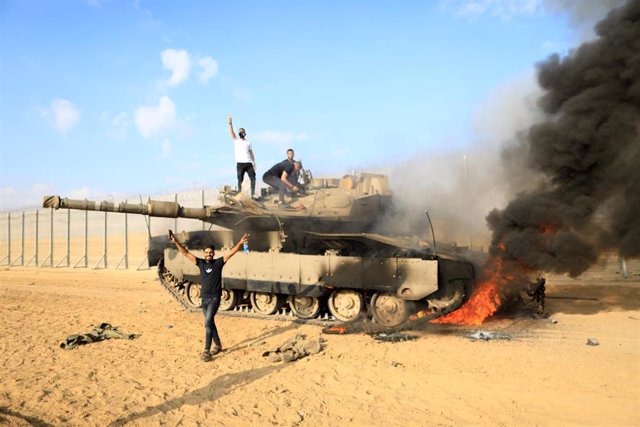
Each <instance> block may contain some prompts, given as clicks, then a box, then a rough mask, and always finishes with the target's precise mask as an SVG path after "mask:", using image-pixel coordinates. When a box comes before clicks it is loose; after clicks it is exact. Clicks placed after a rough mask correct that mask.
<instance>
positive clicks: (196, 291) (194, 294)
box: [185, 282, 202, 308]
mask: <svg viewBox="0 0 640 427" xmlns="http://www.w3.org/2000/svg"><path fill="white" fill-rule="evenodd" d="M201 290H202V287H201V286H200V283H194V282H187V284H186V287H185V294H186V296H187V303H189V305H190V306H191V307H195V308H200V307H202V301H201V300H200V291H201Z"/></svg>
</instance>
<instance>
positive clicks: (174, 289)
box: [158, 259, 463, 334]
mask: <svg viewBox="0 0 640 427" xmlns="http://www.w3.org/2000/svg"><path fill="white" fill-rule="evenodd" d="M158 278H159V280H160V284H162V287H163V288H164V289H165V290H166V291H167V292H169V294H170V295H171V296H172V297H173V298H174V299H175V300H176V301H178V303H179V304H180V305H181V306H182V307H183V308H184V309H185V310H187V311H189V312H200V308H199V307H194V306H193V305H191V304H190V303H189V302H188V300H187V296H186V285H187V284H188V283H189V282H188V281H187V280H180V279H178V278H177V277H175V276H174V275H173V274H172V273H171V272H170V271H169V270H167V269H166V268H165V266H164V259H161V260H160V262H159V263H158ZM462 304H463V301H462V300H461V301H459V302H457V303H454V304H452V305H450V306H448V307H446V308H444V309H440V310H421V311H418V312H416V313H412V314H411V315H410V316H409V320H407V321H406V322H404V323H403V324H401V325H398V326H395V327H387V326H382V325H379V324H376V323H375V320H374V319H372V318H369V317H368V316H362V318H360V319H358V320H357V321H355V322H341V321H340V320H338V319H336V318H334V317H333V316H331V315H330V314H328V313H324V314H323V315H322V316H320V317H317V318H315V319H301V318H299V317H297V316H296V315H295V314H294V313H293V311H292V310H291V309H289V308H281V309H280V310H279V311H278V312H277V313H274V314H271V315H266V314H262V313H257V312H255V311H254V310H253V309H252V308H251V307H249V306H246V305H238V306H236V307H235V308H234V309H233V310H229V311H222V310H220V311H218V315H221V316H228V317H245V318H251V319H265V320H283V321H290V322H295V323H300V324H309V325H319V326H323V327H324V328H323V333H327V334H351V333H369V334H371V333H378V332H383V331H384V332H399V331H403V330H406V329H410V328H411V327H412V325H414V324H416V323H418V322H419V323H425V322H428V321H430V320H433V319H436V318H438V317H441V316H444V315H446V314H449V313H451V312H453V311H455V310H457V309H458V308H460V307H461V306H462Z"/></svg>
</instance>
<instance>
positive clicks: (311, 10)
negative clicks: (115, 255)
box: [0, 0, 619, 210]
mask: <svg viewBox="0 0 640 427" xmlns="http://www.w3.org/2000/svg"><path fill="white" fill-rule="evenodd" d="M611 3H616V1H605V0H583V1H579V0H576V1H570V0H558V1H544V0H519V1H515V0H441V1H439V0H433V1H417V0H411V1H409V0H397V1H391V0H379V1H363V0H360V1H354V0H342V1H338V0H325V1H319V0H318V1H314V0H307V1H293V0H287V1H284V0H273V1H259V0H256V1H249V0H239V1H233V2H229V1H224V2H221V1H213V0H212V1H204V0H201V1H196V0H191V1H181V2H173V1H145V0H47V1H45V0H22V1H18V0H3V1H0V209H2V210H10V209H21V208H30V207H37V206H39V205H40V203H41V200H42V196H43V195H45V194H59V195H61V196H65V197H74V198H85V197H86V198H99V197H106V196H109V195H111V196H113V195H127V194H142V195H149V194H151V195H152V194H166V193H171V192H176V191H182V190H186V189H195V188H202V187H219V186H222V185H225V184H229V185H234V184H235V160H234V157H233V144H232V142H231V139H230V136H229V133H228V126H227V115H228V114H230V113H232V114H233V119H234V124H235V125H236V127H244V128H245V129H246V130H247V138H248V139H249V140H250V141H251V142H252V144H253V149H254V153H255V156H256V163H257V173H258V177H260V176H261V175H262V173H264V172H265V171H266V170H267V169H268V168H269V167H271V166H272V165H273V164H274V163H276V162H278V161H280V160H282V159H284V158H285V157H286V149H287V148H289V147H291V148H294V149H295V151H296V157H297V158H299V159H301V160H302V161H303V164H304V166H305V167H306V168H307V169H310V170H311V171H312V172H313V174H314V176H331V175H332V176H341V175H343V174H344V173H349V172H352V171H356V172H358V171H372V172H376V171H389V170H390V169H393V168H396V169H397V168H400V169H401V168H402V165H412V166H411V167H416V166H415V163H411V162H412V160H415V159H420V158H431V159H446V158H447V156H448V155H450V156H454V157H456V158H457V159H460V158H461V155H462V154H464V155H466V154H465V153H469V156H470V157H469V159H470V162H471V163H470V164H471V165H472V167H473V165H474V164H478V163H480V160H481V159H478V158H477V157H476V158H475V159H476V161H475V162H474V157H473V156H475V155H476V154H475V153H482V152H483V151H487V150H489V149H490V148H489V147H491V149H495V147H496V146H499V143H500V141H502V140H503V139H505V138H508V137H509V135H510V134H512V133H513V132H514V131H517V130H518V129H520V128H523V127H526V126H527V125H528V124H529V123H530V122H531V121H532V120H534V117H535V112H532V111H533V110H535V100H534V99H532V98H531V94H532V93H535V90H536V88H535V86H536V85H535V67H536V63H537V62H540V61H542V60H544V59H546V58H547V57H548V56H549V55H551V54H553V53H559V54H560V55H566V54H567V52H569V51H570V50H571V49H572V48H574V47H576V46H577V45H578V44H579V43H580V42H581V41H583V40H585V39H588V38H589V37H590V36H592V34H593V33H592V32H591V27H592V24H593V23H594V22H595V20H597V19H599V18H601V17H602V16H604V14H606V12H607V10H608V8H609V7H610V4H611ZM617 3H619V1H618V2H617ZM483 147H487V148H486V150H485V149H483ZM472 153H474V154H472ZM429 167H430V168H431V170H432V171H433V175H440V176H446V175H442V172H443V170H446V169H447V164H446V161H436V162H435V163H434V162H432V163H431V164H429ZM445 180H446V178H445ZM392 184H393V181H392ZM398 186H399V187H401V185H400V184H398ZM392 188H393V187H392ZM443 191H444V190H443ZM496 203H499V202H498V201H496Z"/></svg>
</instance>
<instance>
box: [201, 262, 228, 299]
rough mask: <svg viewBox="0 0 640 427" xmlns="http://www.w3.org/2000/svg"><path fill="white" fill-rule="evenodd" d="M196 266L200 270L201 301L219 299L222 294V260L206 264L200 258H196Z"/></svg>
mask: <svg viewBox="0 0 640 427" xmlns="http://www.w3.org/2000/svg"><path fill="white" fill-rule="evenodd" d="M196 265H197V266H198V268H199V269H200V285H201V286H202V291H201V294H200V296H201V297H202V299H203V300H204V299H205V298H213V297H219V296H220V294H221V293H222V267H224V258H223V257H220V258H217V259H214V260H213V261H212V262H207V261H205V260H204V259H202V258H197V257H196Z"/></svg>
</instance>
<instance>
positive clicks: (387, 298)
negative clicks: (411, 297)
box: [371, 294, 411, 327]
mask: <svg viewBox="0 0 640 427" xmlns="http://www.w3.org/2000/svg"><path fill="white" fill-rule="evenodd" d="M410 306H411V304H410V302H409V301H406V300H403V299H400V298H398V297H397V296H395V295H390V294H375V295H374V296H373V298H371V314H373V318H374V319H375V320H376V322H377V323H380V324H381V325H384V326H388V327H394V326H398V325H400V324H401V323H403V322H404V321H405V320H407V318H408V317H409V311H410Z"/></svg>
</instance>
